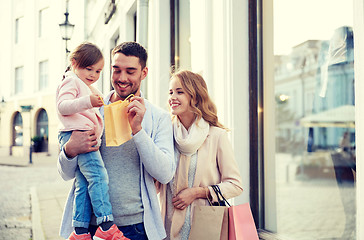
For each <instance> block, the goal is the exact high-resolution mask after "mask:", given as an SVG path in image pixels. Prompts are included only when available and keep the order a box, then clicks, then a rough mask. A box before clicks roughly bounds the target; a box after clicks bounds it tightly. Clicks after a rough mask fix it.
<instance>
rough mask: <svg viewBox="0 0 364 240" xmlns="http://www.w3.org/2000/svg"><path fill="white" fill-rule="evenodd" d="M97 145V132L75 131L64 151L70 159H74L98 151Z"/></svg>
mask: <svg viewBox="0 0 364 240" xmlns="http://www.w3.org/2000/svg"><path fill="white" fill-rule="evenodd" d="M96 144H97V138H96V135H95V130H89V131H73V132H72V135H71V137H70V139H69V140H68V142H66V144H65V145H64V147H63V149H64V153H65V154H66V156H67V157H68V158H74V157H76V156H77V155H79V154H82V153H87V152H92V151H97V150H98V149H99V147H95V145H96Z"/></svg>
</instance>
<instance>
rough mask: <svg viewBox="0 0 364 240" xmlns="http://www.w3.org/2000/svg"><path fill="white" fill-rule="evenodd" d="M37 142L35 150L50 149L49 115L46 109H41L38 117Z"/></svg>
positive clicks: (44, 150) (45, 150) (43, 150)
mask: <svg viewBox="0 0 364 240" xmlns="http://www.w3.org/2000/svg"><path fill="white" fill-rule="evenodd" d="M36 134H37V135H36V139H37V140H38V141H37V143H36V142H34V144H35V145H34V151H35V152H47V151H48V115H47V112H46V110H44V109H42V110H40V112H39V114H38V117H37V130H36Z"/></svg>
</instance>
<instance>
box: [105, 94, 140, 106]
mask: <svg viewBox="0 0 364 240" xmlns="http://www.w3.org/2000/svg"><path fill="white" fill-rule="evenodd" d="M132 97H134V94H130V95H129V96H128V97H127V98H125V99H124V101H126V100H129V98H132ZM99 98H100V99H101V101H102V103H103V104H104V106H105V105H106V104H105V102H104V99H103V98H102V96H99Z"/></svg>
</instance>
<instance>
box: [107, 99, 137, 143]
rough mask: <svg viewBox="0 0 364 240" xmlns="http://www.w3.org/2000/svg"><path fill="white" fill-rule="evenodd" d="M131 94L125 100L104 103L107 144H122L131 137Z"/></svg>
mask: <svg viewBox="0 0 364 240" xmlns="http://www.w3.org/2000/svg"><path fill="white" fill-rule="evenodd" d="M132 96H133V95H129V96H128V97H127V98H126V99H125V100H124V101H121V100H119V101H116V102H113V103H111V104H109V105H104V121H105V140H106V146H107V147H111V146H120V145H121V144H123V143H124V142H126V141H128V140H130V139H131V128H130V125H129V121H128V117H127V112H126V111H127V108H126V107H127V106H128V104H129V98H130V97H132Z"/></svg>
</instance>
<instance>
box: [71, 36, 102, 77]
mask: <svg viewBox="0 0 364 240" xmlns="http://www.w3.org/2000/svg"><path fill="white" fill-rule="evenodd" d="M102 59H104V57H103V55H102V52H101V50H100V49H99V48H98V47H97V46H96V45H95V44H93V43H90V42H83V43H81V44H80V45H78V46H77V47H76V48H75V49H73V51H72V52H71V53H70V55H69V60H70V62H71V61H72V60H75V62H76V67H77V68H86V67H88V66H92V65H94V64H96V63H98V62H99V61H100V60H102ZM70 69H71V66H68V67H67V69H66V72H67V71H69V70H70Z"/></svg>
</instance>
